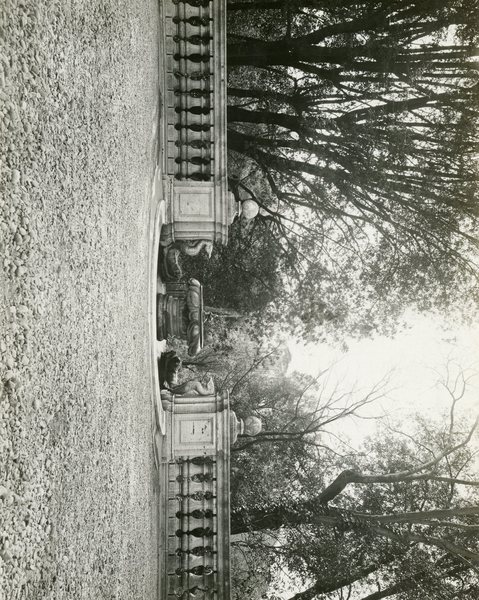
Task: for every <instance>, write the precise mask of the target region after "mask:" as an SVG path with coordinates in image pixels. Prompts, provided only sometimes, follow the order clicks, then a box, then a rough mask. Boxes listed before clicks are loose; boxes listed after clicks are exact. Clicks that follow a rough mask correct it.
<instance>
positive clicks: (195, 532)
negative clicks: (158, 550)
mask: <svg viewBox="0 0 479 600" xmlns="http://www.w3.org/2000/svg"><path fill="white" fill-rule="evenodd" d="M184 535H192V536H194V537H197V538H200V537H213V536H214V535H216V531H213V530H212V529H211V527H195V529H192V530H191V531H183V530H182V529H177V530H176V537H183V536H184Z"/></svg>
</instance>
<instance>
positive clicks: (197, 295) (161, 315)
mask: <svg viewBox="0 0 479 600" xmlns="http://www.w3.org/2000/svg"><path fill="white" fill-rule="evenodd" d="M157 329H158V331H157V334H158V338H159V339H165V338H166V337H168V336H169V335H171V336H175V337H178V338H180V339H182V340H186V341H187V343H188V355H189V356H195V355H196V354H198V352H199V351H200V350H201V348H202V347H203V286H202V285H201V283H200V282H199V281H198V280H197V279H190V280H189V281H188V283H180V282H174V283H173V282H172V283H167V284H166V294H158V297H157Z"/></svg>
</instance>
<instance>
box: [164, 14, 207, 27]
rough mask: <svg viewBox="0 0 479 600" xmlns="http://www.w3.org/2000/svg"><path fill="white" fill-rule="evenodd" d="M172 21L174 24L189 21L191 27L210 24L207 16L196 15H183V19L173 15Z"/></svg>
mask: <svg viewBox="0 0 479 600" xmlns="http://www.w3.org/2000/svg"><path fill="white" fill-rule="evenodd" d="M173 23H175V24H176V25H179V24H180V23H189V24H190V25H193V27H200V26H203V27H207V26H208V25H209V24H210V19H209V18H208V17H197V16H193V17H189V18H186V17H185V18H184V19H181V18H180V17H173Z"/></svg>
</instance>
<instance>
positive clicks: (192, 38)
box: [173, 34, 213, 46]
mask: <svg viewBox="0 0 479 600" xmlns="http://www.w3.org/2000/svg"><path fill="white" fill-rule="evenodd" d="M212 39H213V38H212V37H210V36H209V35H208V34H205V35H198V34H195V35H189V36H188V37H182V36H181V35H178V34H177V35H174V36H173V41H174V42H176V43H177V44H179V43H180V42H188V43H189V44H192V45H193V46H207V45H208V44H209V43H210V41H211V40H212Z"/></svg>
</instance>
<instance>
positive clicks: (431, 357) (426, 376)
mask: <svg viewBox="0 0 479 600" xmlns="http://www.w3.org/2000/svg"><path fill="white" fill-rule="evenodd" d="M408 323H409V325H410V328H409V329H407V330H406V331H403V332H401V333H399V334H398V335H397V336H396V337H395V338H392V339H391V338H386V337H376V338H374V339H365V340H360V341H348V346H349V350H348V351H346V352H342V351H341V350H339V349H338V348H335V347H332V346H329V345H327V344H317V345H313V344H309V345H303V344H300V343H297V342H295V341H293V340H291V342H290V343H289V348H290V351H291V355H292V360H291V363H290V366H289V371H288V372H289V373H291V372H292V371H295V370H296V371H300V372H304V373H308V374H310V375H313V376H316V375H317V374H318V373H319V372H320V371H322V370H324V369H326V368H327V367H328V366H329V365H332V366H331V369H330V371H329V377H330V380H331V385H335V384H336V383H338V382H340V384H341V387H342V389H344V390H347V389H352V388H355V389H357V390H358V391H367V390H368V389H370V388H371V387H372V386H373V385H374V384H376V383H378V382H379V381H380V380H382V379H383V378H384V377H385V376H386V375H387V373H389V372H391V376H390V383H389V384H388V386H387V389H388V390H389V391H388V393H387V395H386V396H385V397H384V398H383V399H381V400H379V401H378V402H377V403H375V404H374V405H372V406H371V407H369V408H368V410H367V412H366V413H365V415H366V416H370V417H371V416H382V415H388V416H390V417H391V419H393V420H399V419H401V420H405V421H407V419H408V416H410V415H412V414H414V413H420V414H423V415H425V416H427V415H431V416H438V415H439V414H442V413H446V412H447V410H448V407H449V406H450V402H451V399H450V396H449V395H448V393H447V391H446V390H445V389H444V387H442V386H441V385H440V384H439V383H438V382H439V380H440V379H441V378H442V379H444V378H445V377H446V374H447V365H448V363H449V371H450V380H451V383H452V384H453V383H454V379H455V377H456V375H457V373H458V371H459V369H461V368H462V369H463V370H464V371H465V372H466V375H468V376H472V378H471V380H470V383H469V385H468V389H467V392H466V394H465V396H464V398H463V399H462V400H461V401H460V404H459V405H458V415H463V416H471V415H472V414H473V413H475V412H478V411H479V324H475V325H474V326H472V327H466V326H464V327H461V328H457V327H456V328H454V329H452V328H451V329H446V328H445V326H444V322H443V321H441V320H440V319H439V318H438V317H432V316H420V315H410V316H409V318H408ZM476 372H477V373H478V375H477V376H474V373H476ZM375 426H376V421H375V420H373V419H371V420H368V419H359V420H357V419H356V420H355V419H351V420H349V421H348V422H347V423H345V422H341V423H340V424H339V427H340V429H341V432H342V433H343V434H345V435H346V436H347V437H350V438H351V440H353V441H357V442H360V441H361V440H362V439H363V438H364V436H365V435H369V434H371V433H372V432H373V431H374V429H375Z"/></svg>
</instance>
